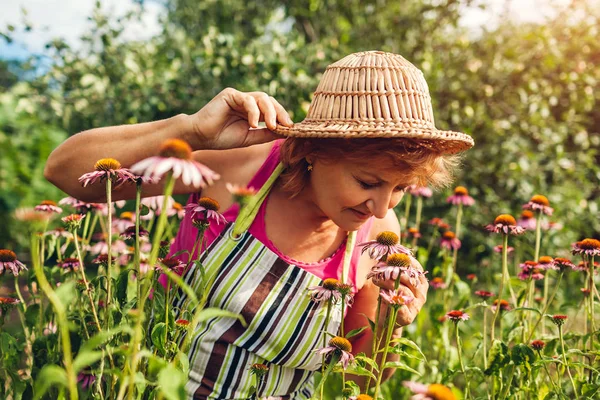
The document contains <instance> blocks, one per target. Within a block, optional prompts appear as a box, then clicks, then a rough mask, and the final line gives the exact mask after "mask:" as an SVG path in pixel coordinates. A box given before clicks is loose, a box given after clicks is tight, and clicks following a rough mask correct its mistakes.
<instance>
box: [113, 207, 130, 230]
mask: <svg viewBox="0 0 600 400" xmlns="http://www.w3.org/2000/svg"><path fill="white" fill-rule="evenodd" d="M130 226H135V214H134V213H132V212H131V211H123V212H122V213H121V214H120V215H119V218H115V219H113V228H114V230H115V231H117V232H124V231H125V229H127V228H129V227H130Z"/></svg>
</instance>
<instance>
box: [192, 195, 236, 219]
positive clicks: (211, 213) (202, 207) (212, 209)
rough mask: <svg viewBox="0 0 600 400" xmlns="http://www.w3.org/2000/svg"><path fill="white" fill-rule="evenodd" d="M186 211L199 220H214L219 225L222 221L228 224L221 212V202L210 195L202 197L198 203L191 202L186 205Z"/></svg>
mask: <svg viewBox="0 0 600 400" xmlns="http://www.w3.org/2000/svg"><path fill="white" fill-rule="evenodd" d="M185 211H186V213H191V215H192V219H195V220H196V221H199V222H204V223H210V222H211V221H214V222H216V223H217V225H219V224H220V223H221V222H222V223H223V224H227V220H226V219H225V217H224V216H223V214H220V213H219V202H218V201H216V200H214V199H211V198H210V197H201V198H200V199H199V200H198V203H190V204H188V205H187V206H185Z"/></svg>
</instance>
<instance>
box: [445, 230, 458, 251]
mask: <svg viewBox="0 0 600 400" xmlns="http://www.w3.org/2000/svg"><path fill="white" fill-rule="evenodd" d="M440 246H442V247H443V248H444V249H447V250H458V249H460V246H461V243H460V239H459V238H457V237H456V234H454V232H451V231H446V232H444V233H443V234H442V239H441V242H440Z"/></svg>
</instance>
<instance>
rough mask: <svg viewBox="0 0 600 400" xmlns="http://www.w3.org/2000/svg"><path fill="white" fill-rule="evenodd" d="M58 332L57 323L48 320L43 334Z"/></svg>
mask: <svg viewBox="0 0 600 400" xmlns="http://www.w3.org/2000/svg"><path fill="white" fill-rule="evenodd" d="M53 333H56V324H55V323H54V322H52V321H50V322H48V323H47V324H46V326H45V327H44V329H43V330H42V335H44V336H48V335H52V334H53Z"/></svg>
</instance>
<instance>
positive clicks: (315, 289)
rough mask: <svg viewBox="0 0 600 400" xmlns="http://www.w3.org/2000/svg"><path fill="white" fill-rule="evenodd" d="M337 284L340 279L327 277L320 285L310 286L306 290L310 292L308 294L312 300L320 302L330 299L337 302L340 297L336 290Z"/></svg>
mask: <svg viewBox="0 0 600 400" xmlns="http://www.w3.org/2000/svg"><path fill="white" fill-rule="evenodd" d="M339 285H340V281H338V280H337V279H334V278H328V279H325V280H324V281H323V283H322V284H321V285H320V286H311V287H309V288H308V289H307V290H308V291H309V292H310V293H309V294H310V298H311V300H312V301H316V302H319V303H320V302H322V301H329V299H332V301H333V302H334V303H337V302H338V301H340V300H341V298H342V294H341V293H340V292H339V290H338V287H339Z"/></svg>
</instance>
